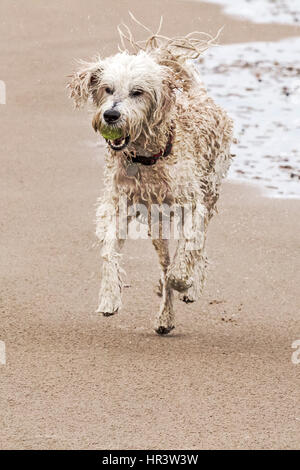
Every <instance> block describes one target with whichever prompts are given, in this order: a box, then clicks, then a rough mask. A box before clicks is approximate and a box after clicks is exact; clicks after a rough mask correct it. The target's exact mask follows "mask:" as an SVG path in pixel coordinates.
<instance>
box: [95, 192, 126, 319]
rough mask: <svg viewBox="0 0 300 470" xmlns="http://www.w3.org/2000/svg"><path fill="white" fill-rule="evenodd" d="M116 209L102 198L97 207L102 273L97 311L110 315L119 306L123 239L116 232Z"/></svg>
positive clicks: (120, 303) (116, 310) (97, 231)
mask: <svg viewBox="0 0 300 470" xmlns="http://www.w3.org/2000/svg"><path fill="white" fill-rule="evenodd" d="M116 220H117V211H116V208H115V205H114V204H113V202H110V201H106V200H103V201H101V203H100V204H99V206H98V209H97V229H96V234H97V236H98V238H99V240H100V242H101V245H102V248H101V257H102V260H103V263H102V275H101V287H100V292H99V306H98V309H97V312H98V313H102V314H103V315H104V316H110V315H113V314H115V313H117V312H118V310H119V309H120V308H121V305H122V302H121V290H122V280H121V271H122V270H121V268H120V265H119V259H120V251H121V248H122V246H123V244H124V241H125V240H121V239H120V238H119V237H118V234H117V222H116Z"/></svg>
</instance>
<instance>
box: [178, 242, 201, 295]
mask: <svg viewBox="0 0 300 470" xmlns="http://www.w3.org/2000/svg"><path fill="white" fill-rule="evenodd" d="M194 257H195V259H194V263H193V264H194V267H193V270H192V273H191V277H192V279H193V283H192V285H191V287H189V288H188V289H187V290H186V291H184V292H180V293H179V299H180V300H182V301H183V302H185V303H187V304H188V303H192V302H196V300H198V299H199V297H200V295H201V294H202V291H203V287H204V283H205V279H206V266H207V260H206V256H205V252H204V251H199V252H198V253H194Z"/></svg>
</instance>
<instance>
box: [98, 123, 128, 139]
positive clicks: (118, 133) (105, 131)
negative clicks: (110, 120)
mask: <svg viewBox="0 0 300 470" xmlns="http://www.w3.org/2000/svg"><path fill="white" fill-rule="evenodd" d="M100 133H101V135H102V136H103V137H104V138H105V139H107V140H117V139H120V138H121V137H123V131H122V129H118V128H112V127H110V126H104V127H102V128H101V129H100Z"/></svg>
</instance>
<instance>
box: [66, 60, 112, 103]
mask: <svg viewBox="0 0 300 470" xmlns="http://www.w3.org/2000/svg"><path fill="white" fill-rule="evenodd" d="M102 71H103V65H102V62H101V61H100V60H97V62H81V67H80V69H79V70H78V71H77V72H74V73H73V74H72V75H70V76H69V82H68V84H67V88H68V89H69V90H70V95H69V96H70V98H71V99H73V100H74V104H75V107H76V108H79V107H81V106H83V105H84V104H85V103H86V102H87V100H88V99H89V97H90V96H93V95H94V93H95V92H96V90H97V88H98V87H99V85H100V83H101V76H102Z"/></svg>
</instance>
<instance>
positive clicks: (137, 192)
mask: <svg viewBox="0 0 300 470" xmlns="http://www.w3.org/2000/svg"><path fill="white" fill-rule="evenodd" d="M114 181H115V189H116V192H117V193H120V194H125V195H126V196H127V197H128V198H129V199H130V200H131V201H132V202H135V203H142V202H145V201H148V202H150V203H162V202H164V203H172V201H173V190H172V187H173V181H172V177H171V174H170V171H169V168H168V167H166V166H165V165H163V164H161V163H160V162H157V163H156V164H155V165H151V166H146V165H142V164H137V163H131V162H126V163H125V164H122V165H119V166H118V168H117V169H116V173H115V178H114Z"/></svg>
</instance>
